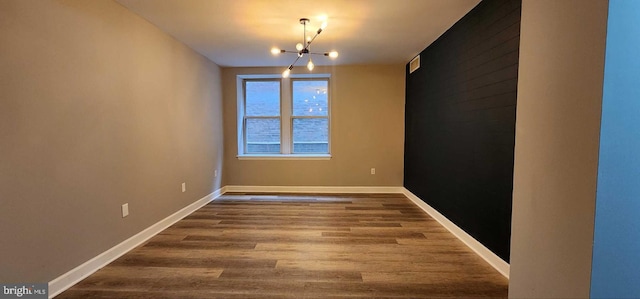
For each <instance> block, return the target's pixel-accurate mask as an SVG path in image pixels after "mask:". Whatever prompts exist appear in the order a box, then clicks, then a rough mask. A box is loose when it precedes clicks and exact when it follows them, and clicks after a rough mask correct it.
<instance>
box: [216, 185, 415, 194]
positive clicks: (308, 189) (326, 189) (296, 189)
mask: <svg viewBox="0 0 640 299" xmlns="http://www.w3.org/2000/svg"><path fill="white" fill-rule="evenodd" d="M225 188H226V189H225V192H269V193H403V190H404V188H403V187H394V186H388V187H387V186H384V187H379V186H333V187H331V186H225Z"/></svg>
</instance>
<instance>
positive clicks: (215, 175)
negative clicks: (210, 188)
mask: <svg viewBox="0 0 640 299" xmlns="http://www.w3.org/2000/svg"><path fill="white" fill-rule="evenodd" d="M213 177H214V178H217V177H218V171H217V170H214V171H213Z"/></svg>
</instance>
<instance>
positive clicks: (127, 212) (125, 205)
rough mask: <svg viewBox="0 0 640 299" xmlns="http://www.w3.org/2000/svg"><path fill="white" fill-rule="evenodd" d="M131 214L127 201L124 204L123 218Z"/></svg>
mask: <svg viewBox="0 0 640 299" xmlns="http://www.w3.org/2000/svg"><path fill="white" fill-rule="evenodd" d="M127 216H129V204H128V203H125V204H123V205H122V218H124V217H127Z"/></svg>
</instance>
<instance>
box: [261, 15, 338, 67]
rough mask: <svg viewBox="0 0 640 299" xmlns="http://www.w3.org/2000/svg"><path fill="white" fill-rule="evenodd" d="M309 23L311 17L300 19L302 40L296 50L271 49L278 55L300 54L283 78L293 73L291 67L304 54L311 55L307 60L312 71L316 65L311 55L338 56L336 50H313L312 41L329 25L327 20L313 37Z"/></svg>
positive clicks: (272, 52)
mask: <svg viewBox="0 0 640 299" xmlns="http://www.w3.org/2000/svg"><path fill="white" fill-rule="evenodd" d="M307 23H309V19H307V18H302V19H300V24H302V26H303V29H302V42H301V43H298V44H296V51H289V50H282V49H278V48H272V49H271V54H273V55H278V54H280V53H296V54H297V55H298V57H296V60H294V61H293V63H292V64H290V65H289V66H288V67H287V69H286V70H284V72H282V77H283V78H287V77H289V74H291V69H293V66H294V65H295V64H296V62H298V60H300V58H302V57H304V55H307V56H309V61H308V62H307V69H309V71H312V70H313V68H314V67H315V65H314V64H313V60H311V55H322V56H329V57H330V58H336V57H338V52H336V51H331V52H324V53H314V52H311V43H312V42H313V41H314V40H316V37H318V35H320V33H322V30H324V28H326V27H327V22H326V21H325V22H323V23H322V25H321V26H320V28H318V30H317V31H316V34H315V35H314V36H313V37H311V35H309V36H307Z"/></svg>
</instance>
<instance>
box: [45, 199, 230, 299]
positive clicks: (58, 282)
mask: <svg viewBox="0 0 640 299" xmlns="http://www.w3.org/2000/svg"><path fill="white" fill-rule="evenodd" d="M224 192H225V188H224V187H222V188H220V189H218V190H216V191H214V192H212V193H211V194H209V195H207V196H205V197H203V198H201V199H199V200H198V201H196V202H194V203H192V204H190V205H188V206H186V207H184V208H183V209H181V210H179V211H177V212H175V213H173V214H172V215H170V216H169V217H167V218H164V219H162V220H160V221H159V222H157V223H156V224H154V225H152V226H150V227H148V228H146V229H145V230H143V231H141V232H139V233H137V234H136V235H134V236H133V237H131V238H129V239H127V240H125V241H123V242H122V243H120V244H118V245H116V246H114V247H112V248H110V249H109V250H107V251H105V252H103V253H101V254H100V255H98V256H96V257H94V258H92V259H90V260H88V261H87V262H85V263H84V264H82V265H80V266H78V267H75V268H74V269H72V270H70V271H69V272H67V273H65V274H62V275H61V276H59V277H58V278H56V279H54V280H52V281H50V282H49V298H53V297H55V296H57V295H58V294H60V293H62V292H64V291H65V290H66V289H68V288H70V287H72V286H73V285H74V284H76V283H78V282H80V281H81V280H83V279H85V278H86V277H87V276H89V275H91V274H93V273H94V272H96V271H98V270H99V269H100V268H102V267H104V266H106V265H107V264H109V263H111V262H113V261H114V260H115V259H117V258H119V257H120V256H122V255H123V254H125V253H127V252H129V251H130V250H132V249H134V248H136V247H137V246H138V245H140V244H142V243H144V242H145V241H147V240H149V239H150V238H151V237H153V236H155V235H156V234H158V233H160V232H161V231H163V230H165V229H166V228H167V227H169V226H171V225H173V224H174V223H176V222H178V221H179V220H180V219H182V218H184V217H186V216H187V215H189V214H191V213H193V212H194V211H195V210H197V209H199V208H201V207H202V206H204V205H206V204H207V203H209V202H211V201H212V200H214V199H216V198H218V197H219V196H220V195H222V194H224Z"/></svg>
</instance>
